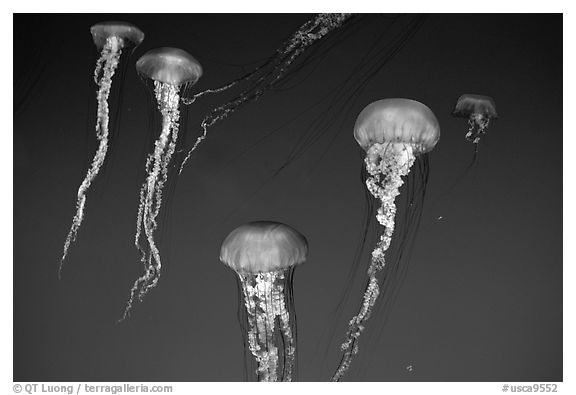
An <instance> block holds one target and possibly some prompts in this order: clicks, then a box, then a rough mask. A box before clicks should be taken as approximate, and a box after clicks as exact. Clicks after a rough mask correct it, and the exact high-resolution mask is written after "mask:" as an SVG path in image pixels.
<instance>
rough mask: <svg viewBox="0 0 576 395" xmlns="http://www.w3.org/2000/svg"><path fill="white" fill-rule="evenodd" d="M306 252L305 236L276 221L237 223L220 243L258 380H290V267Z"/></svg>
mask: <svg viewBox="0 0 576 395" xmlns="http://www.w3.org/2000/svg"><path fill="white" fill-rule="evenodd" d="M307 253H308V243H307V242H306V238H305V237H304V236H302V235H301V234H300V233H298V232H297V231H296V230H294V229H293V228H291V227H289V226H288V225H284V224H281V223H277V222H268V221H261V222H250V223H248V224H245V225H242V226H240V227H238V228H236V229H235V230H233V231H232V232H231V233H230V234H229V235H228V236H227V237H226V239H225V240H224V242H223V243H222V247H221V251H220V260H221V261H222V262H223V263H224V264H226V265H227V266H228V267H230V268H231V269H232V270H234V271H235V272H236V274H237V275H238V281H239V282H238V286H239V288H240V289H241V292H240V295H241V299H242V303H243V306H242V307H239V308H240V309H242V310H243V313H244V314H243V316H244V317H245V318H244V321H246V322H242V323H241V324H242V325H243V326H244V329H245V333H243V335H244V338H245V343H246V344H247V347H248V348H249V350H250V353H251V356H252V357H253V358H254V359H255V361H256V365H257V367H256V369H255V373H256V375H257V378H258V381H292V380H293V378H294V372H295V364H296V316H295V313H294V301H293V295H292V276H293V271H294V267H295V266H296V265H298V264H300V263H303V262H304V261H305V260H306V256H307ZM252 357H249V358H250V359H251V358H252ZM247 362H248V361H247ZM247 365H252V364H251V363H248V364H247Z"/></svg>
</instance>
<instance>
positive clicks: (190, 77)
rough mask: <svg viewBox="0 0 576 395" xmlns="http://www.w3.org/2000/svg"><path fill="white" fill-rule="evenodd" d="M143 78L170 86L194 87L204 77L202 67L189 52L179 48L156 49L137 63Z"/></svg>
mask: <svg viewBox="0 0 576 395" xmlns="http://www.w3.org/2000/svg"><path fill="white" fill-rule="evenodd" d="M136 70H137V71H138V74H140V75H141V76H144V77H147V78H150V79H151V80H153V81H158V82H161V83H165V84H170V85H176V86H180V85H187V84H190V85H193V84H195V83H196V82H197V81H198V79H199V78H200V77H201V76H202V66H200V63H199V62H198V61H197V60H196V59H194V57H192V55H190V54H189V53H188V52H186V51H184V50H182V49H178V48H170V47H163V48H156V49H152V50H150V51H148V52H146V53H145V54H144V55H142V57H140V59H138V61H137V62H136Z"/></svg>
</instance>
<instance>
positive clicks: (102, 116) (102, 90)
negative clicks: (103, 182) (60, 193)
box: [58, 36, 124, 277]
mask: <svg viewBox="0 0 576 395" xmlns="http://www.w3.org/2000/svg"><path fill="white" fill-rule="evenodd" d="M123 47H124V40H123V39H122V38H120V37H116V36H110V37H108V38H107V39H106V42H105V44H104V46H103V47H102V51H101V53H100V57H99V58H98V60H97V61H96V67H95V69H94V82H96V84H97V85H98V92H97V94H96V98H97V103H98V110H97V119H96V138H97V139H98V141H99V144H98V149H97V151H96V154H95V155H94V158H93V159H92V164H91V165H90V168H89V169H88V171H87V173H86V176H85V177H84V180H83V181H82V184H80V187H79V188H78V197H77V200H76V214H75V215H74V218H73V220H72V225H71V227H70V231H69V232H68V235H67V237H66V241H65V243H64V251H63V253H62V258H61V259H60V266H59V268H58V277H61V275H62V267H63V265H64V260H65V259H66V256H67V255H68V250H69V248H70V245H71V244H72V243H73V242H74V241H76V236H77V234H78V229H79V228H80V226H81V225H82V221H83V220H84V207H85V205H86V194H87V192H88V189H89V188H90V186H91V185H92V182H93V181H94V179H95V178H96V176H97V175H98V173H99V172H100V168H101V167H102V164H103V163H104V159H105V158H106V153H107V151H108V137H109V130H108V124H109V121H110V118H109V108H108V98H109V96H110V89H111V87H112V77H113V76H114V74H115V72H116V69H117V68H118V65H119V63H120V57H121V55H122V49H123Z"/></svg>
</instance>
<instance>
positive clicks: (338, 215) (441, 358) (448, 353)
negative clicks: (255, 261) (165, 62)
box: [13, 14, 562, 382]
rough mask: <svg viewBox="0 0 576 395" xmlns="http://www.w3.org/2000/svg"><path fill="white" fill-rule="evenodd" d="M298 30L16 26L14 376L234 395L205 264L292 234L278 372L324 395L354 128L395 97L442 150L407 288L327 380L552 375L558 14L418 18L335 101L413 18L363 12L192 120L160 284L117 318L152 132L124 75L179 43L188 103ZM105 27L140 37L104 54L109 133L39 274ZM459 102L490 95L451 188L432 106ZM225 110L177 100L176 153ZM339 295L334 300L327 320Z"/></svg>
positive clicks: (146, 108) (168, 22) (350, 211)
mask: <svg viewBox="0 0 576 395" xmlns="http://www.w3.org/2000/svg"><path fill="white" fill-rule="evenodd" d="M311 17H312V16H311V15H304V14H254V15H252V14H244V15H234V14H228V15H226V14H224V15H218V14H202V15H195V14H190V15H185V14H184V15H168V14H166V15H153V14H149V15H144V14H142V15H136V14H135V15H128V14H125V15H43V16H41V15H16V16H15V18H14V29H15V42H14V59H15V76H14V78H15V81H16V82H20V81H23V82H21V84H20V83H19V84H16V82H15V87H14V90H15V97H14V100H15V103H16V104H18V106H17V107H16V106H15V107H16V109H17V111H16V112H15V114H14V147H13V152H14V262H13V266H14V380H15V381H50V380H57V381H99V380H106V381H115V380H119V381H242V380H243V379H244V355H243V343H242V334H241V330H240V326H239V324H238V321H237V308H238V290H237V288H236V279H235V275H234V273H232V272H231V271H230V270H229V269H227V268H226V267H225V266H224V265H222V264H221V263H220V261H219V251H220V245H221V243H222V241H223V240H224V238H225V237H226V236H227V235H228V234H229V233H230V231H231V230H232V229H234V228H236V227H237V226H239V225H241V224H244V223H246V222H249V221H255V220H271V221H278V222H283V223H287V224H290V226H293V227H294V228H295V229H298V231H300V232H301V233H302V234H303V235H304V236H305V237H306V238H307V240H308V242H309V249H310V250H309V256H308V259H307V261H306V263H305V264H304V265H302V266H301V267H298V268H297V269H296V271H295V274H294V282H293V291H294V302H295V309H296V315H297V327H298V336H297V341H298V343H297V349H298V376H297V378H298V380H300V381H327V380H329V378H330V376H331V375H332V373H333V370H334V369H335V368H336V365H337V363H338V361H339V354H340V353H339V345H340V343H341V341H342V339H343V338H344V334H345V331H346V325H347V322H348V320H349V319H350V318H351V317H352V316H353V315H354V314H355V312H356V310H357V308H358V304H359V298H360V296H361V293H362V286H363V281H364V279H365V269H366V267H367V264H368V262H367V260H366V259H364V261H363V262H361V264H362V266H359V267H358V268H357V269H356V270H357V275H356V276H355V277H354V281H349V278H348V277H347V275H348V273H349V270H350V266H351V265H352V264H353V260H354V253H355V250H356V248H357V247H358V245H359V243H360V242H361V240H362V232H363V223H362V220H363V213H364V204H365V203H364V195H365V186H364V185H363V184H362V182H361V179H360V176H359V174H360V169H361V166H362V165H363V161H362V159H363V158H362V155H361V154H360V152H359V150H358V146H357V143H356V141H355V140H354V137H353V135H352V131H353V127H354V122H355V120H356V117H357V115H358V113H359V112H360V111H361V110H362V108H364V107H365V106H366V105H367V104H368V103H371V102H373V101H375V100H379V99H382V98H394V97H404V98H410V99H414V100H417V101H420V102H422V103H425V104H426V105H427V106H428V107H430V109H431V110H432V111H433V112H434V114H435V115H436V117H437V118H438V120H439V123H440V128H441V138H440V141H439V143H438V145H437V146H436V147H435V149H434V151H432V152H431V153H430V154H429V159H430V178H429V182H428V189H427V194H426V200H425V204H424V207H423V216H422V222H421V224H420V228H419V230H418V233H417V236H416V239H415V243H414V245H413V246H412V248H411V259H410V262H409V268H408V269H407V277H406V279H405V281H404V282H403V284H402V287H401V288H400V290H399V292H398V295H397V298H396V300H395V302H394V304H393V305H392V307H391V308H390V311H389V314H388V315H387V319H386V320H384V318H383V316H382V315H378V314H377V313H374V316H373V317H372V319H371V322H370V323H369V325H368V327H367V329H366V332H365V334H364V335H363V338H362V340H361V341H360V345H359V347H360V349H359V353H358V355H357V356H356V358H355V360H354V362H353V364H352V366H351V368H350V370H349V371H348V373H347V375H346V376H345V378H344V381H346V380H348V381H526V380H528V381H537V382H538V381H540V382H541V381H561V380H562V227H561V225H562V151H561V150H562V24H561V16H558V15H514V14H510V15H472V14H470V15H457V14H453V15H443V14H435V15H429V16H427V17H426V18H425V19H424V21H423V23H422V25H421V26H419V28H418V29H417V30H415V31H414V34H413V35H412V36H410V38H409V39H407V41H406V42H405V43H404V45H403V46H402V47H401V48H400V49H399V50H398V52H397V53H395V54H394V56H393V57H390V58H389V59H388V60H387V62H386V63H385V65H384V66H383V67H382V68H381V69H379V70H378V71H377V72H375V73H373V75H372V74H369V73H368V74H366V77H365V78H364V79H362V78H360V79H359V81H364V82H365V85H364V86H362V89H359V90H358V91H357V92H356V91H354V86H347V85H342V84H344V83H345V81H346V78H349V77H350V76H354V75H358V74H355V72H356V73H357V72H358V70H357V69H356V67H357V65H358V64H359V62H362V60H363V59H364V57H365V56H366V54H367V53H370V52H368V51H369V50H370V48H371V47H372V46H373V45H381V46H382V47H384V48H389V47H390V46H391V45H392V44H391V42H392V41H393V38H394V37H396V36H397V35H398V34H401V33H402V32H403V31H405V30H406V29H407V26H409V25H410V23H411V21H412V20H413V18H414V16H411V15H404V16H399V17H398V18H397V19H393V18H391V17H388V16H381V17H378V16H374V15H372V16H370V17H366V20H365V21H362V22H358V23H357V24H355V25H354V26H353V27H352V28H350V29H349V30H347V31H346V34H343V36H342V37H341V39H340V40H338V42H329V44H330V45H329V46H326V47H320V48H319V49H317V50H314V48H312V50H314V51H315V52H312V53H311V55H310V56H311V58H308V59H307V62H308V63H307V64H306V65H304V67H302V68H300V69H298V68H295V69H294V70H293V74H291V75H290V77H291V79H290V81H288V82H286V84H283V85H280V86H277V87H275V88H274V89H272V90H270V91H269V92H266V93H265V94H264V95H263V96H262V97H261V98H260V99H259V100H257V101H256V102H254V103H249V104H246V105H245V106H243V107H242V108H240V109H238V110H237V111H236V112H235V113H234V114H232V115H230V116H229V117H228V118H226V119H225V120H223V121H221V122H219V123H218V124H216V125H214V126H213V127H212V128H211V131H210V132H209V134H208V137H207V138H206V140H205V141H204V142H203V143H202V145H201V146H200V147H199V148H198V150H197V151H195V152H194V154H193V155H192V156H191V157H190V159H189V160H188V162H187V164H186V167H185V168H184V170H183V172H182V174H181V175H180V176H179V177H178V178H177V183H176V184H174V185H173V187H172V189H171V190H169V192H167V193H166V195H165V198H166V200H165V201H164V206H163V208H162V210H163V212H162V214H161V215H160V218H161V219H162V220H161V222H160V225H159V230H158V232H157V235H158V245H159V249H160V252H161V254H162V257H163V273H162V277H161V279H160V280H159V282H158V285H157V287H156V288H154V289H153V290H151V291H150V292H149V294H148V295H147V297H146V299H145V300H144V301H143V302H142V303H140V304H137V305H136V306H135V307H134V310H133V312H132V315H131V316H130V317H129V319H127V320H125V321H123V322H121V323H117V320H118V319H119V318H120V317H121V315H122V312H123V309H124V307H125V302H126V300H127V298H128V296H129V290H130V287H131V286H132V284H133V282H134V280H135V279H136V278H138V276H139V275H141V272H142V267H141V265H140V262H139V261H140V254H139V252H138V250H137V249H136V248H135V247H134V244H133V239H134V232H135V221H136V216H137V208H138V195H139V190H140V186H141V185H142V182H143V181H144V178H145V174H146V173H145V161H146V155H147V154H148V153H149V152H150V151H151V144H152V143H151V142H153V141H154V138H156V137H157V136H155V135H154V134H153V129H154V128H150V124H151V122H150V117H151V110H150V108H151V107H150V103H149V102H148V99H147V93H146V87H145V86H144V84H143V83H142V81H140V80H139V78H138V76H137V74H136V71H135V67H134V64H135V62H136V60H137V59H138V57H140V56H141V55H142V54H144V53H145V52H146V51H148V50H150V49H152V48H156V47H161V46H167V45H169V46H173V47H177V48H182V49H184V50H186V51H188V52H189V53H190V54H192V55H193V56H194V57H195V58H196V59H198V61H199V62H200V63H201V65H202V67H203V70H204V75H203V76H202V79H200V80H199V81H198V83H197V85H196V86H195V87H194V89H197V90H198V91H202V90H205V89H210V88H213V87H217V86H220V85H222V84H224V83H226V82H227V81H230V80H232V79H234V78H237V77H238V76H240V75H242V74H244V73H246V72H247V71H249V70H251V69H253V68H254V67H256V66H257V65H259V64H260V63H261V62H262V61H263V60H264V59H265V58H266V57H268V56H270V55H271V54H273V53H274V51H275V50H276V49H277V48H278V47H279V45H280V43H282V42H283V41H284V40H286V39H287V38H288V37H290V35H291V34H292V33H293V32H294V31H295V30H296V29H297V28H298V27H299V26H301V25H302V24H303V23H305V22H306V21H307V20H308V19H310V18H311ZM378 18H381V19H378ZM103 20H124V21H128V22H130V23H133V24H134V25H136V26H138V27H139V28H140V29H142V31H143V32H145V34H146V38H145V40H144V41H143V42H142V44H141V45H140V46H139V47H138V48H136V50H135V52H134V53H133V54H132V56H131V57H130V58H127V59H125V60H126V61H127V64H126V72H125V78H124V84H123V89H122V91H121V92H116V96H115V98H116V99H121V103H119V102H118V100H116V102H117V103H118V105H117V106H116V107H114V108H119V109H120V113H121V117H120V118H119V119H118V120H117V122H116V124H115V125H116V131H115V134H114V138H113V140H112V142H111V148H110V151H109V153H108V158H107V163H106V164H105V167H104V170H103V172H102V173H101V174H99V176H98V179H97V180H96V181H95V182H94V184H93V185H92V190H91V192H90V193H91V195H90V196H89V198H88V203H87V207H86V212H85V219H84V224H83V225H82V228H81V229H80V230H79V232H78V238H77V240H76V242H75V243H74V245H73V246H72V247H71V249H70V251H69V253H68V256H67V258H66V259H67V262H66V266H65V268H64V271H63V273H62V279H61V280H58V276H57V272H58V263H59V260H60V257H61V254H62V244H63V242H64V239H65V237H66V233H67V232H68V229H69V226H70V220H71V218H72V216H73V214H74V204H75V202H76V191H77V190H78V185H79V184H80V182H81V180H82V177H83V176H84V175H85V173H86V169H87V168H88V166H89V165H90V162H91V160H92V157H93V155H94V152H95V151H96V148H97V141H96V139H95V136H94V134H95V133H94V123H95V113H96V98H95V92H96V86H95V85H94V83H93V81H92V77H93V69H94V64H95V62H96V58H97V51H96V49H95V48H94V45H93V43H92V38H91V36H90V33H89V28H90V26H92V25H94V24H95V23H98V22H101V21H103ZM30 26H34V29H30ZM487 26H489V28H487ZM38 32H41V33H42V38H43V39H42V40H41V41H39V40H38V37H39V33H38ZM380 34H382V36H381V38H379V37H380V36H379V35H380ZM378 40H380V41H378ZM372 59H373V61H374V62H375V63H377V60H378V59H379V58H377V57H374V58H372ZM296 66H298V65H296ZM118 81H119V80H118ZM337 86H344V87H345V88H346V89H345V90H344V91H343V93H342V95H343V96H344V97H346V95H350V97H351V98H352V97H353V100H352V99H351V100H350V101H349V102H347V105H346V106H345V107H342V108H341V107H338V106H337V105H334V106H332V107H330V106H329V104H330V100H331V99H333V98H334V97H335V93H334V89H335V87H337ZM194 89H192V92H194ZM466 92H477V93H480V94H487V95H490V96H491V97H493V98H494V100H495V101H496V103H497V106H498V113H499V118H498V119H497V120H494V121H491V122H490V127H489V129H488V130H487V132H486V134H485V135H484V136H483V137H482V140H481V141H480V143H479V161H478V163H476V164H475V165H474V167H473V168H472V170H471V171H469V172H468V173H467V174H466V176H465V177H462V178H461V177H460V175H461V174H462V172H463V171H464V170H465V169H466V166H467V165H468V164H469V162H470V160H471V159H472V157H473V151H474V148H473V147H472V144H470V143H469V142H467V141H466V139H465V134H466V132H467V124H466V122H465V120H462V119H459V118H454V117H452V115H451V112H452V110H453V107H454V103H455V102H456V99H457V98H458V97H459V96H460V95H461V94H462V93H466ZM232 97H233V94H232V93H226V92H223V93H221V94H218V95H210V96H207V97H205V98H199V99H198V100H197V101H196V102H194V103H192V104H191V105H189V106H186V107H184V109H182V111H185V112H186V117H187V119H186V124H185V126H183V127H185V131H184V129H182V130H181V134H180V137H182V136H184V135H185V136H186V141H188V142H189V143H190V142H193V141H194V139H195V138H196V137H197V136H198V135H199V133H201V128H200V127H199V125H200V122H201V121H202V119H203V117H204V116H205V115H206V114H208V113H209V112H210V110H211V109H213V108H214V107H215V106H218V105H220V104H222V102H224V101H225V100H227V99H230V98H232ZM319 100H323V101H322V102H320V104H317V103H318V101H319ZM112 107H113V106H111V108H112ZM318 120H321V121H322V123H317V122H319V121H318ZM315 122H316V123H315ZM311 125H312V126H311ZM280 127H281V128H280ZM307 134H309V136H311V137H310V138H309V139H306V137H307ZM301 147H303V148H304V149H300V150H298V151H297V153H298V155H297V156H294V157H291V156H290V154H291V153H292V152H293V150H294V149H295V148H301ZM287 159H292V160H290V161H289V165H288V166H286V167H285V168H283V170H282V171H281V172H278V169H279V168H280V167H282V165H284V164H285V163H286V160H287ZM175 180H176V179H175ZM455 181H458V182H457V183H456V184H455ZM399 199H400V198H399ZM371 247H372V246H370V245H369V246H368V247H367V248H368V249H370V248H371ZM344 290H349V291H350V295H351V296H350V297H349V298H348V299H347V301H346V303H345V305H344V306H343V307H342V310H341V313H342V314H341V315H340V316H338V317H335V316H334V315H333V314H332V313H333V310H334V309H335V308H336V305H337V303H338V301H339V300H340V297H341V296H342V292H344ZM332 328H334V338H333V339H331V338H330V335H329V334H327V330H331V329H332Z"/></svg>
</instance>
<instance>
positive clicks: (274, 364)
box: [238, 270, 296, 381]
mask: <svg viewBox="0 0 576 395" xmlns="http://www.w3.org/2000/svg"><path fill="white" fill-rule="evenodd" d="M238 276H239V277H240V282H241V284H242V294H243V297H244V307H245V308H246V312H247V317H248V328H247V330H248V333H247V337H248V344H249V348H250V352H251V354H252V355H253V356H254V358H255V359H256V363H257V366H258V367H257V371H256V373H257V375H258V381H292V370H293V366H294V358H295V351H296V347H295V341H294V336H293V333H292V323H293V321H292V318H291V316H290V312H289V310H288V309H287V308H286V294H285V287H286V280H287V278H288V270H281V271H276V272H269V273H257V274H253V273H250V274H246V273H238Z"/></svg>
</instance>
